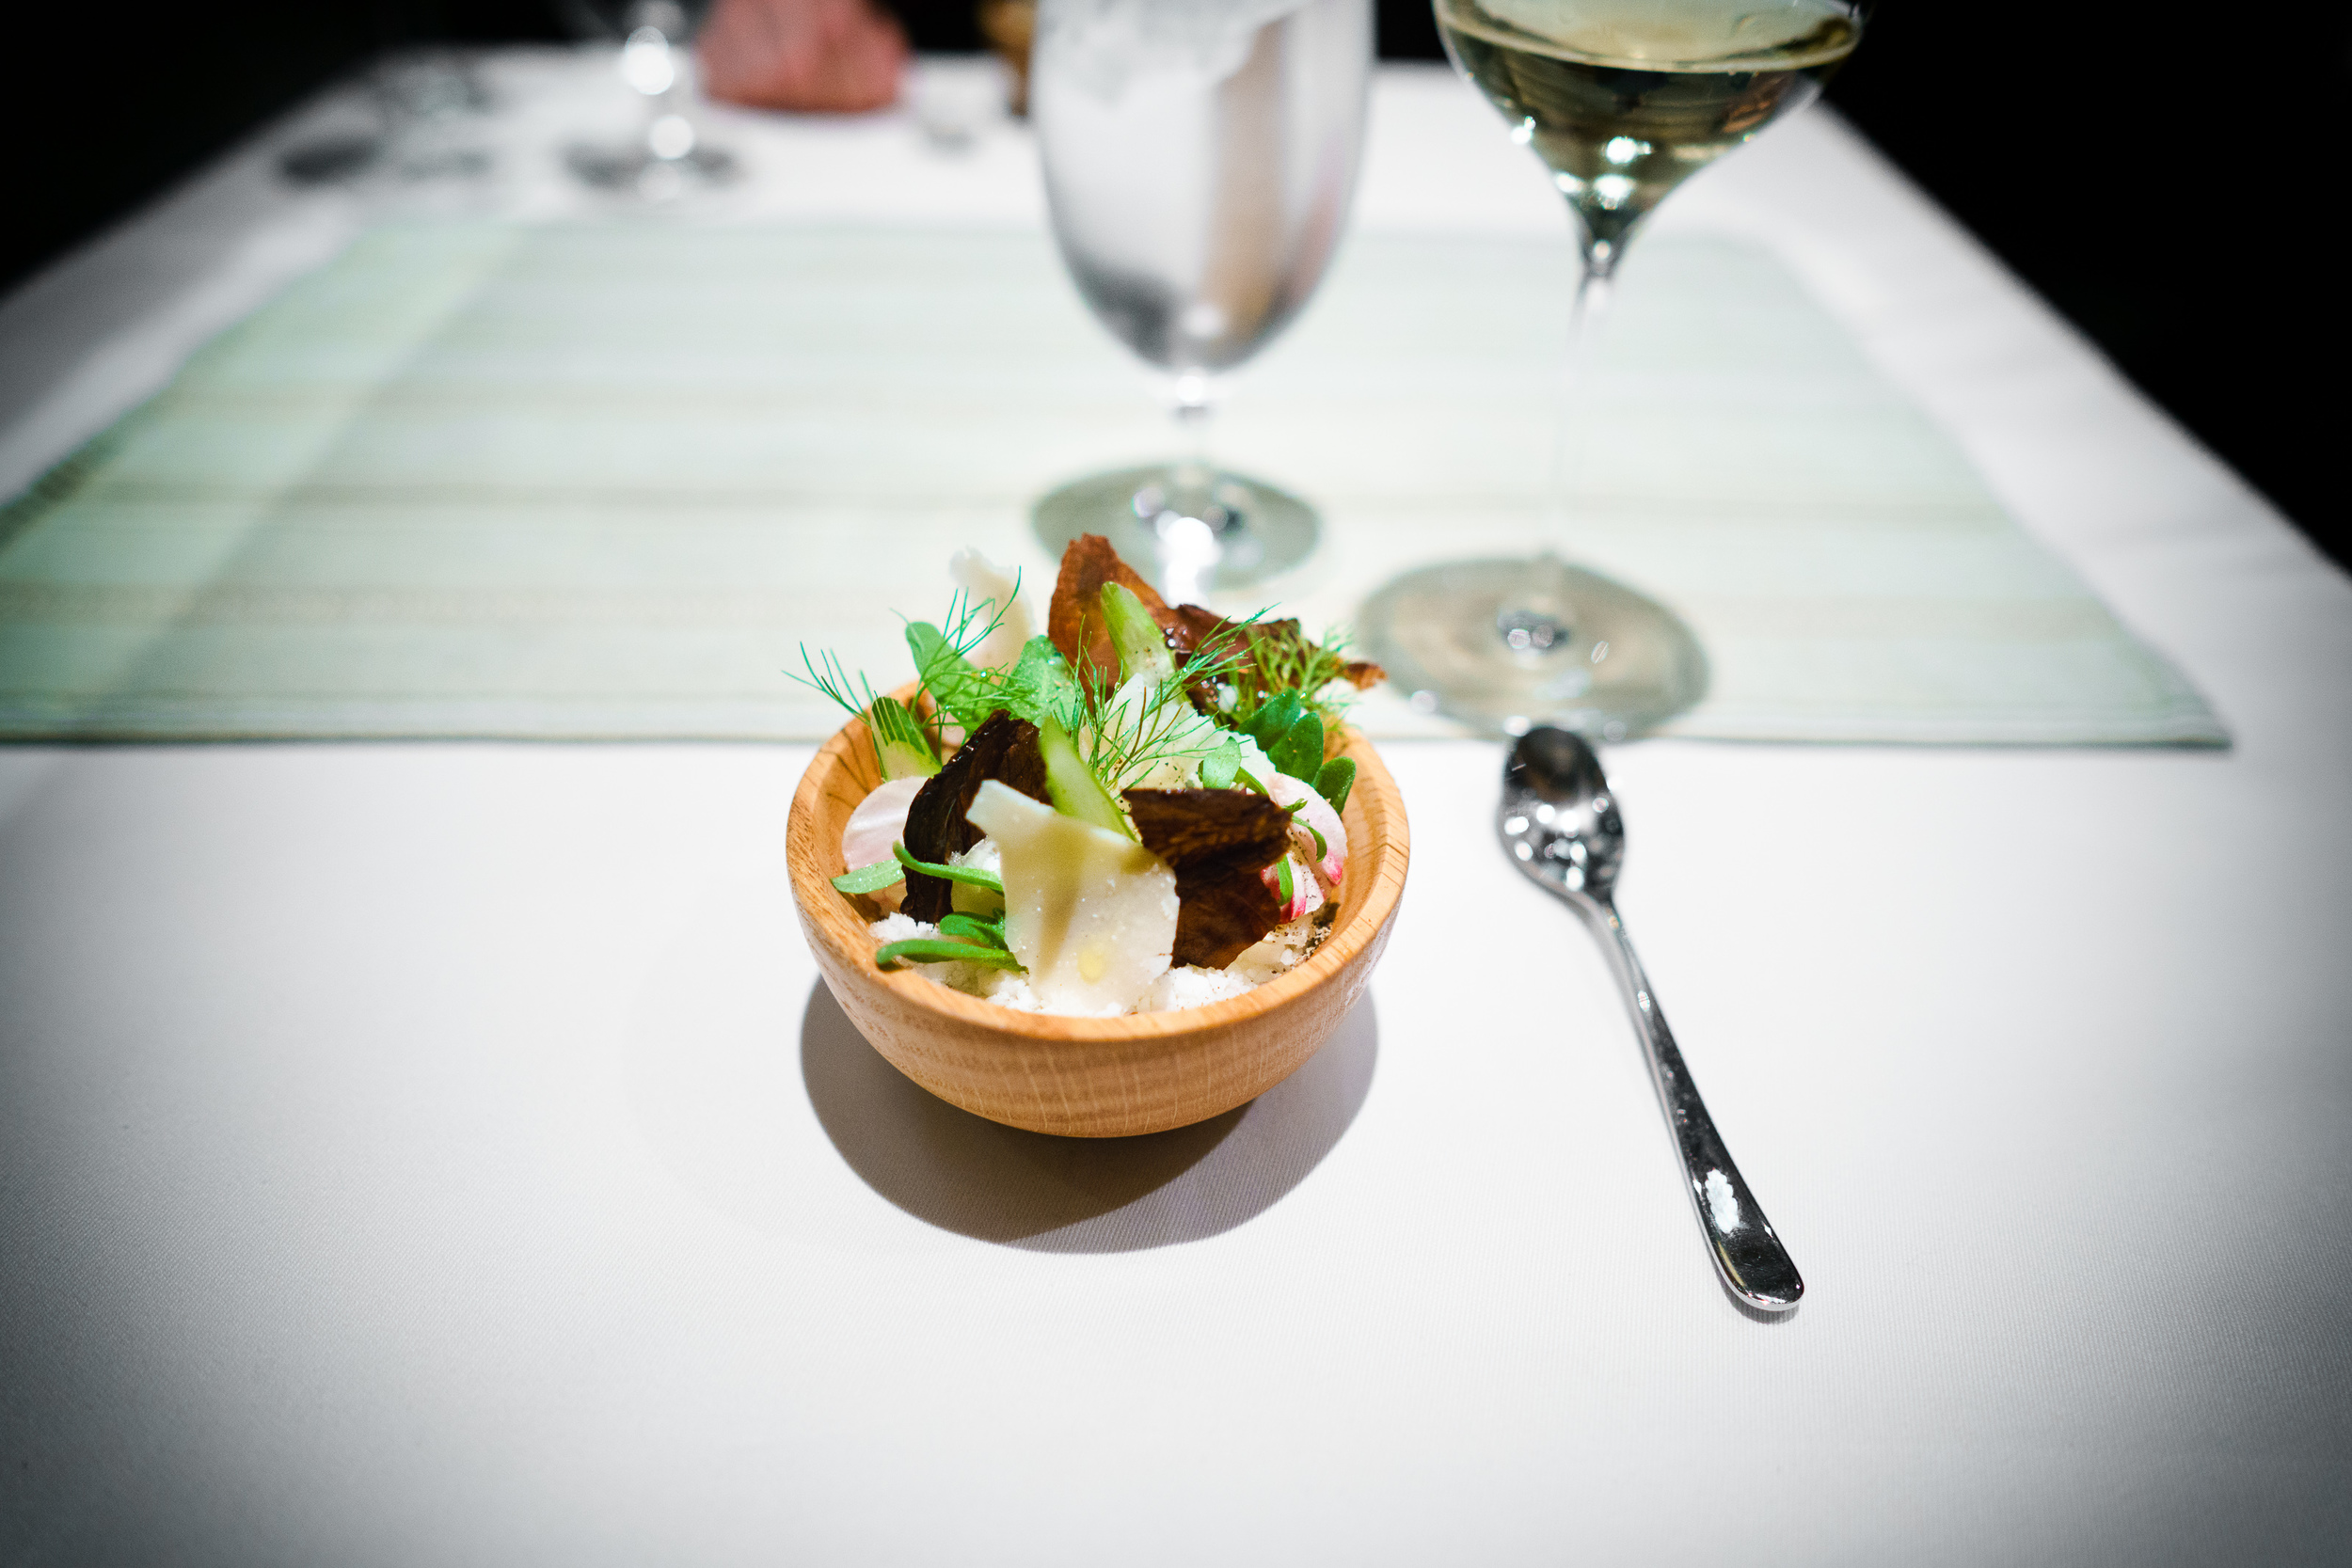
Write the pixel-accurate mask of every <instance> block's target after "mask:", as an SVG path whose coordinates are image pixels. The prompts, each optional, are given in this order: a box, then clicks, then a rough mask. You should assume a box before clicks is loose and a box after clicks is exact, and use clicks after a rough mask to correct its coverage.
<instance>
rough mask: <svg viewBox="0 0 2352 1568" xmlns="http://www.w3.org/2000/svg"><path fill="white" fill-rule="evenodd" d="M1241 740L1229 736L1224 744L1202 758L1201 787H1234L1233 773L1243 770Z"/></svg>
mask: <svg viewBox="0 0 2352 1568" xmlns="http://www.w3.org/2000/svg"><path fill="white" fill-rule="evenodd" d="M1241 759H1242V747H1241V741H1240V740H1239V739H1237V738H1236V737H1234V736H1230V735H1229V736H1226V737H1225V743H1224V744H1223V745H1221V746H1219V747H1218V748H1217V749H1216V751H1214V752H1210V753H1209V754H1208V755H1207V756H1205V757H1202V758H1201V759H1200V787H1201V788H1203V789H1231V788H1232V787H1233V775H1234V774H1236V773H1238V772H1240V771H1241Z"/></svg>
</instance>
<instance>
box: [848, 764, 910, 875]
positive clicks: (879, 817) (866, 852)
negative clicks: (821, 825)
mask: <svg viewBox="0 0 2352 1568" xmlns="http://www.w3.org/2000/svg"><path fill="white" fill-rule="evenodd" d="M929 783H930V780H929V779H923V778H910V779H885V780H883V781H882V783H881V784H877V785H876V786H875V788H874V793H872V794H871V795H868V796H867V797H866V799H865V800H860V801H859V802H858V806H857V810H855V811H853V812H851V813H850V825H849V826H848V827H846V828H844V829H842V830H841V859H842V862H843V863H844V864H846V865H847V866H848V867H849V868H850V870H851V871H855V870H856V869H857V868H858V867H859V866H861V865H871V864H873V863H875V862H876V861H886V860H888V859H889V858H890V847H891V846H892V845H894V844H896V843H898V841H899V840H900V839H902V838H904V837H905V836H906V832H907V808H908V807H909V806H911V805H913V804H914V797H915V795H916V794H917V793H918V792H919V791H920V790H921V789H922V787H923V786H924V785H925V784H929Z"/></svg>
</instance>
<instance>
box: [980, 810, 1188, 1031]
mask: <svg viewBox="0 0 2352 1568" xmlns="http://www.w3.org/2000/svg"><path fill="white" fill-rule="evenodd" d="M964 819H965V820H966V821H968V822H970V823H971V824H972V825H973V826H974V827H976V828H977V829H979V830H980V831H981V832H984V833H986V834H987V835H988V836H989V837H990V838H992V839H993V840H995V843H996V848H997V852H998V854H999V856H1000V857H1001V865H1002V869H1001V871H1000V875H1001V876H1002V877H1003V878H1004V880H1005V944H1006V945H1007V946H1009V947H1010V948H1011V949H1012V953H1013V957H1015V958H1019V959H1020V960H1021V962H1022V965H1023V966H1024V967H1025V968H1026V969H1027V970H1028V972H1029V987H1030V989H1031V990H1033V991H1035V992H1036V994H1037V999H1038V1002H1039V1004H1040V1005H1041V1006H1043V1007H1044V1009H1045V1010H1046V1011H1048V1012H1056V1013H1077V1014H1089V1015H1096V1016H1105V1015H1110V1014H1115V1013H1123V1012H1127V1011H1129V1010H1131V1009H1132V1008H1133V1007H1134V1006H1135V1005H1136V1002H1137V1000H1138V999H1140V998H1141V997H1142V995H1143V993H1144V992H1145V991H1146V990H1149V989H1150V988H1151V985H1152V981H1154V980H1156V979H1158V978H1159V977H1160V976H1161V975H1163V974H1167V973H1168V960H1169V958H1170V956H1171V955H1172V954H1173V953H1174V952H1175V950H1176V873H1175V872H1173V871H1171V870H1169V869H1168V863H1167V862H1165V861H1163V860H1161V859H1160V857H1159V856H1157V855H1155V854H1153V853H1152V851H1151V850H1149V849H1146V848H1145V847H1143V846H1142V845H1140V844H1137V843H1136V842H1135V841H1134V840H1132V839H1129V838H1125V837H1122V836H1121V835H1120V834H1118V833H1114V832H1109V831H1108V830H1107V829H1103V828H1097V827H1095V826H1093V825H1092V824H1091V823H1087V822H1081V821H1079V820H1078V819H1077V818H1076V817H1074V816H1062V815H1061V814H1060V813H1058V812H1057V811H1055V810H1054V809H1053V808H1052V807H1051V806H1046V805H1041V804H1040V803H1039V802H1037V801H1035V800H1030V799H1029V798H1028V797H1027V796H1025V795H1024V794H1022V793H1020V792H1019V791H1018V790H1015V789H1012V788H1010V787H1009V786H1007V785H1006V784H1003V783H1001V782H1000V781H998V780H995V779H991V780H989V781H988V782H987V783H986V784H981V785H980V789H979V794H978V796H977V798H976V799H975V800H973V802H972V808H971V810H969V811H967V812H966V813H964Z"/></svg>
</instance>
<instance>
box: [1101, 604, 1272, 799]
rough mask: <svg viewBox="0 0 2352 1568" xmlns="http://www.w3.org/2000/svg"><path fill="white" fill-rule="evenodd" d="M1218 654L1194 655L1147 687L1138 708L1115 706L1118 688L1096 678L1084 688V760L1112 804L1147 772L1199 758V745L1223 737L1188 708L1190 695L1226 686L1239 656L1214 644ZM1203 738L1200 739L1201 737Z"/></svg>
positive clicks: (1207, 651) (1199, 652)
mask: <svg viewBox="0 0 2352 1568" xmlns="http://www.w3.org/2000/svg"><path fill="white" fill-rule="evenodd" d="M1219 641H1220V642H1221V643H1224V646H1223V647H1222V648H1221V649H1218V650H1210V649H1196V650H1194V652H1193V653H1192V654H1191V655H1190V656H1189V657H1186V658H1185V660H1184V663H1182V664H1181V665H1178V666H1177V668H1176V671H1175V673H1173V674H1171V675H1169V676H1168V678H1166V679H1165V680H1162V681H1160V682H1158V683H1156V684H1155V685H1154V686H1152V688H1151V689H1150V690H1148V691H1147V692H1145V693H1144V694H1143V696H1142V698H1141V700H1140V701H1139V702H1136V701H1132V700H1131V701H1129V702H1124V703H1121V702H1120V701H1118V695H1119V691H1120V688H1118V687H1116V686H1113V685H1112V684H1111V683H1109V682H1107V681H1104V680H1103V679H1102V678H1101V677H1099V676H1097V677H1094V678H1092V679H1089V681H1088V683H1087V686H1088V690H1087V693H1086V696H1087V715H1086V718H1087V723H1086V728H1085V732H1084V733H1085V735H1086V736H1087V744H1086V747H1085V754H1086V761H1087V766H1088V767H1089V768H1092V769H1093V771H1094V775H1095V777H1096V778H1098V779H1100V780H1102V782H1103V787H1104V788H1105V789H1107V790H1109V791H1110V792H1111V798H1112V799H1113V800H1116V799H1118V798H1119V794H1120V791H1121V790H1125V789H1132V788H1134V787H1135V786H1136V784H1139V783H1140V782H1141V781H1142V780H1143V779H1144V777H1145V776H1146V775H1148V774H1149V773H1150V772H1151V771H1152V768H1156V767H1158V766H1159V765H1160V764H1161V763H1163V762H1167V761H1168V760H1170V759H1172V758H1175V757H1180V756H1190V755H1194V754H1196V753H1198V752H1200V751H1201V750H1202V749H1203V748H1202V741H1203V740H1204V739H1208V738H1212V737H1213V738H1215V739H1216V740H1217V741H1219V742H1220V743H1221V741H1222V738H1223V732H1222V731H1221V730H1219V729H1216V728H1215V727H1213V725H1211V723H1210V722H1209V721H1205V720H1203V719H1202V717H1201V715H1200V713H1199V712H1198V711H1196V710H1195V709H1194V707H1193V705H1192V692H1193V690H1194V689H1195V688H1197V687H1201V686H1209V687H1215V686H1216V685H1218V684H1220V683H1222V682H1224V681H1227V680H1230V679H1231V678H1232V673H1233V671H1234V669H1235V667H1236V664H1237V662H1238V660H1239V659H1240V658H1241V657H1242V654H1241V651H1240V650H1239V649H1238V648H1235V647H1233V646H1232V644H1231V643H1230V642H1225V640H1223V639H1220V640H1219ZM1204 732H1205V734H1204Z"/></svg>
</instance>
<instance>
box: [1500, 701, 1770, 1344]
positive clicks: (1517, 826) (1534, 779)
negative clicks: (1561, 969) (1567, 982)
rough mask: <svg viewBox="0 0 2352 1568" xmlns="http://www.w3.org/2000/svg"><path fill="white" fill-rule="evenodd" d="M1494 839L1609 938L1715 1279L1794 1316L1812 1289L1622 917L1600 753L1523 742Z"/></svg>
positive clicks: (1545, 740)
mask: <svg viewBox="0 0 2352 1568" xmlns="http://www.w3.org/2000/svg"><path fill="white" fill-rule="evenodd" d="M1495 831H1496V832H1498V833H1499V834H1500V835H1501V836H1502V847H1503V848H1504V849H1505V850H1506V851H1507V852H1508V853H1509V854H1510V856H1511V859H1512V860H1513V861H1515V862H1516V863H1518V868H1519V869H1520V870H1521V871H1524V872H1526V873H1527V875H1528V876H1529V877H1531V878H1533V879H1534V880H1535V881H1536V882H1538V883H1540V884H1541V885H1542V886H1543V887H1545V888H1547V889H1549V891H1550V892H1552V893H1554V894H1557V895H1559V896H1560V897H1562V898H1563V899H1565V900H1566V901H1567V903H1568V905H1569V907H1570V908H1572V909H1574V910H1575V911H1576V912H1577V913H1579V914H1581V915H1582V916H1583V917H1584V918H1585V919H1586V920H1587V921H1589V922H1590V923H1591V924H1592V925H1593V927H1595V928H1596V929H1597V930H1598V931H1600V932H1601V933H1603V934H1604V935H1606V936H1607V937H1608V939H1609V940H1608V941H1607V942H1604V943H1603V944H1602V945H1603V947H1604V949H1605V950H1606V951H1607V952H1608V954H1609V956H1610V960H1611V967H1612V968H1613V969H1614V970H1615V971H1616V974H1617V983H1618V985H1619V986H1621V987H1622V988H1623V989H1624V990H1625V995H1626V1004H1627V1006H1629V1008H1631V1010H1632V1013H1633V1027H1634V1029H1635V1031H1636V1032H1637V1033H1638V1034H1640V1036H1641V1037H1642V1050H1643V1053H1645V1055H1647V1056H1648V1058H1649V1070H1650V1078H1651V1081H1652V1082H1653V1083H1655V1084H1656V1085H1657V1086H1658V1100H1659V1103H1660V1104H1661V1106H1663V1107H1664V1109H1665V1112H1666V1122H1667V1125H1668V1126H1669V1127H1670V1128H1671V1129H1672V1130H1673V1132H1674V1138H1675V1148H1676V1151H1677V1153H1679V1154H1680V1155H1681V1156H1682V1166H1683V1170H1684V1171H1685V1172H1686V1173H1687V1174H1688V1176H1689V1178H1690V1185H1691V1203H1692V1207H1693V1208H1695V1209H1696V1210H1697V1211H1698V1216H1699V1229H1700V1230H1701V1231H1703V1232H1705V1234H1706V1236H1707V1249H1708V1252H1709V1253H1710V1254H1711V1255H1712V1256H1713V1257H1714V1259H1715V1270H1716V1272H1717V1273H1718V1274H1720V1275H1723V1278H1724V1285H1725V1286H1726V1287H1728V1288H1729V1289H1730V1291H1731V1292H1732V1294H1734V1295H1736V1296H1738V1297H1739V1298H1740V1300H1741V1301H1743V1302H1745V1303H1747V1304H1748V1306H1750V1307H1754V1308H1755V1309H1756V1310H1757V1311H1759V1312H1786V1311H1788V1310H1789V1309H1790V1308H1791V1307H1795V1306H1796V1305H1797V1298H1798V1297H1800V1296H1802V1295H1804V1280H1803V1279H1801V1278H1799V1277H1798V1275H1797V1265H1796V1264H1795V1263H1794V1262H1792V1261H1790V1259H1789V1257H1788V1249H1787V1248H1786V1247H1784V1246H1782V1245H1781V1244H1780V1238H1779V1237H1777V1236H1775V1235H1773V1234H1772V1225H1771V1222H1769V1221H1767V1220H1766V1219H1765V1218H1764V1211H1763V1209H1762V1208H1760V1207H1759V1206H1758V1205H1757V1203H1756V1195H1755V1194H1753V1193H1751V1192H1749V1191H1748V1184H1747V1182H1746V1181H1744V1180H1741V1179H1740V1167H1739V1166H1738V1165H1735V1164H1732V1163H1731V1151H1730V1150H1729V1149H1727V1148H1724V1140H1723V1139H1722V1137H1721V1136H1720V1135H1718V1134H1717V1132H1715V1123H1714V1121H1713V1120H1712V1119H1711V1118H1710V1117H1708V1114H1707V1105H1706V1103H1705V1102H1704V1101H1701V1100H1700V1099H1699V1091H1698V1085H1695V1084H1693V1083H1692V1082H1691V1069H1689V1068H1687V1067H1685V1066H1683V1063H1682V1053H1681V1051H1680V1050H1679V1049H1677V1047H1676V1045H1675V1037H1674V1033H1673V1031H1672V1030H1670V1029H1668V1028H1667V1027H1666V1015H1665V1014H1664V1013H1663V1012H1661V1011H1660V1009H1659V1006H1658V999H1657V997H1656V996H1655V995H1654V994H1653V993H1652V992H1651V990H1650V984H1649V976H1648V975H1647V974H1645V973H1643V970H1642V960H1641V959H1640V958H1636V957H1634V954H1633V943H1632V942H1631V941H1630V940H1629V939H1628V938H1627V936H1626V934H1625V923H1624V922H1623V921H1622V920H1619V919H1618V918H1617V907H1616V904H1615V902H1614V901H1613V897H1612V895H1613V893H1614V891H1615V888H1616V884H1617V866H1618V864H1619V863H1621V862H1622V861H1623V860H1624V859H1625V824H1624V822H1623V820H1622V819H1621V818H1620V817H1619V816H1618V815H1617V802H1616V800H1615V798H1614V797H1613V796H1612V795H1611V794H1610V792H1609V780H1608V778H1607V776H1606V775H1604V774H1603V773H1602V772H1601V769H1600V759H1599V758H1598V757H1597V756H1595V755H1594V754H1593V749H1592V748H1591V747H1590V746H1588V745H1586V744H1585V743H1584V741H1583V740H1582V739H1581V737H1580V736H1575V735H1572V734H1570V733H1569V732H1568V731H1566V730H1557V729H1551V728H1549V727H1545V728H1540V729H1533V730H1530V731H1528V732H1527V734H1526V735H1524V736H1520V737H1519V740H1518V744H1517V745H1515V746H1513V747H1512V748H1511V760H1510V762H1509V764H1508V765H1507V766H1506V767H1505V768H1503V770H1502V805H1501V806H1500V807H1498V808H1497V809H1496V812H1495Z"/></svg>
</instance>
